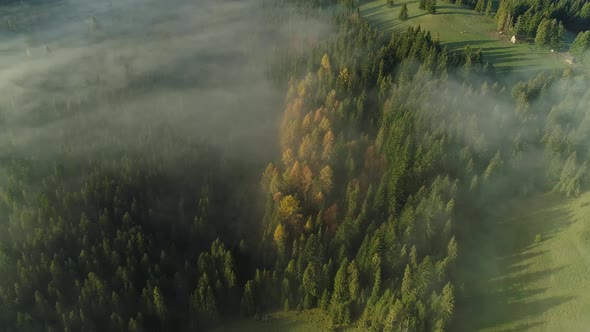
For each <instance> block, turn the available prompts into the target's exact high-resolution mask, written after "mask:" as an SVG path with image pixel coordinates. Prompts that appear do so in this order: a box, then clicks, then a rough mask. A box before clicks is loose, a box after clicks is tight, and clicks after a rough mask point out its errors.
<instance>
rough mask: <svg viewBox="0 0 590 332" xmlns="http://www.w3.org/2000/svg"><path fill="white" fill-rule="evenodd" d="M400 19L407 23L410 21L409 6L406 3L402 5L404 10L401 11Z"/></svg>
mask: <svg viewBox="0 0 590 332" xmlns="http://www.w3.org/2000/svg"><path fill="white" fill-rule="evenodd" d="M399 19H400V20H402V21H406V20H407V19H408V6H407V5H406V4H405V3H404V4H402V8H401V9H400V12H399Z"/></svg>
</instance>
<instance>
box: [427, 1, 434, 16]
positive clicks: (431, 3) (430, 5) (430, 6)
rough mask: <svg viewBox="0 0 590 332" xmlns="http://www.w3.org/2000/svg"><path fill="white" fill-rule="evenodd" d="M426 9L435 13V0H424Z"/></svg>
mask: <svg viewBox="0 0 590 332" xmlns="http://www.w3.org/2000/svg"><path fill="white" fill-rule="evenodd" d="M426 11H428V13H430V14H436V0H426Z"/></svg>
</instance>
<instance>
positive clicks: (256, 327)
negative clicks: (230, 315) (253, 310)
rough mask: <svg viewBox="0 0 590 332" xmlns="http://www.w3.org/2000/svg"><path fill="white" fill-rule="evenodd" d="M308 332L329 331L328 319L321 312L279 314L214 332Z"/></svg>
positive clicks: (246, 321) (242, 322)
mask: <svg viewBox="0 0 590 332" xmlns="http://www.w3.org/2000/svg"><path fill="white" fill-rule="evenodd" d="M258 331H267V332H274V331H277V332H278V331H281V332H307V331H328V318H327V317H326V315H325V314H324V313H323V312H322V311H320V310H309V311H304V312H297V311H289V312H277V313H273V314H270V315H268V316H267V317H266V318H265V319H264V320H254V319H243V320H237V321H232V322H229V323H227V324H225V325H222V326H220V327H219V328H217V329H215V330H213V332H258Z"/></svg>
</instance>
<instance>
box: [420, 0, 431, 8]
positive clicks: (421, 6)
mask: <svg viewBox="0 0 590 332" xmlns="http://www.w3.org/2000/svg"><path fill="white" fill-rule="evenodd" d="M428 1H429V0H420V2H419V4H418V8H419V9H422V10H426V4H427V2H428Z"/></svg>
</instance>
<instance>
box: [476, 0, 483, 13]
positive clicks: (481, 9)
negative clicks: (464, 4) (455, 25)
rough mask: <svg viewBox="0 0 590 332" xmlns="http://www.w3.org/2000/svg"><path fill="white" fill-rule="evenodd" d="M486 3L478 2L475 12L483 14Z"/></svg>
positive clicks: (479, 0) (480, 0)
mask: <svg viewBox="0 0 590 332" xmlns="http://www.w3.org/2000/svg"><path fill="white" fill-rule="evenodd" d="M484 1H485V0H477V3H476V4H475V11H476V12H478V13H480V14H481V13H483V10H484V6H485V3H484Z"/></svg>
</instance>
